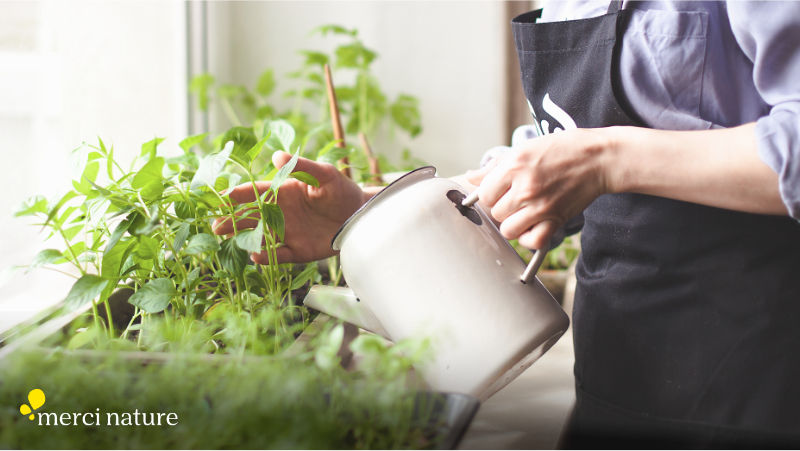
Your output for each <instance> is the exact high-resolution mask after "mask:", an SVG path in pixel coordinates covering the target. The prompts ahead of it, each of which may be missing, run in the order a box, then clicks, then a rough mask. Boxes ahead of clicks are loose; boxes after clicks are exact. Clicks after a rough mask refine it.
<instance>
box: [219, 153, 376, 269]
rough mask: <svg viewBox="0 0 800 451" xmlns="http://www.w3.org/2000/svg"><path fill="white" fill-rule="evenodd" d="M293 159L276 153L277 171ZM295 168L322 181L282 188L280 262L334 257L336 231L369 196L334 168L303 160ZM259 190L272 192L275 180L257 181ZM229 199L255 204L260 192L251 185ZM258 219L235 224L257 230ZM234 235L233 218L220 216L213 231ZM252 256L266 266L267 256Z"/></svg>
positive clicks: (241, 187) (293, 182) (235, 191)
mask: <svg viewBox="0 0 800 451" xmlns="http://www.w3.org/2000/svg"><path fill="white" fill-rule="evenodd" d="M290 159H291V155H289V154H288V153H286V152H275V153H274V154H273V155H272V162H273V163H274V164H275V167H278V168H280V167H282V166H283V165H285V164H286V163H288V162H289V160H290ZM295 170H297V171H304V172H307V173H309V174H311V175H313V176H314V177H315V178H316V179H317V181H319V187H318V188H317V187H314V186H311V185H307V184H305V183H303V182H301V181H299V180H296V179H289V180H286V181H285V182H284V184H283V185H281V187H280V189H279V190H278V194H279V195H278V205H280V207H281V209H282V210H283V214H284V220H285V222H286V236H285V239H284V242H283V244H284V245H283V246H281V247H279V248H278V250H277V256H278V261H279V262H280V263H287V262H308V261H314V260H319V259H322V258H325V257H329V256H331V255H333V254H334V251H333V250H332V249H331V240H332V239H333V236H334V235H335V234H336V231H337V230H339V227H341V226H342V223H343V222H344V221H345V220H346V219H347V218H348V217H350V215H352V214H353V212H355V211H356V210H358V209H359V208H360V207H361V205H363V204H364V202H365V201H366V199H368V198H369V197H370V194H368V193H365V192H364V191H362V190H361V188H359V187H358V185H356V184H355V183H354V182H353V181H352V180H350V179H349V178H347V177H345V176H344V175H342V173H340V172H339V170H338V169H336V167H335V166H333V165H331V164H327V163H318V162H315V161H312V160H308V159H306V158H299V159H298V160H297V166H295ZM256 186H257V188H258V192H259V194H260V193H263V192H265V191H267V190H269V188H270V182H258V183H256ZM229 195H230V198H231V199H232V200H233V201H235V202H238V203H244V202H252V201H254V200H255V191H254V190H253V185H252V184H250V183H245V184H242V185H239V186H237V187H235V188H233V189H232V190H231V192H230V193H229ZM257 221H258V220H257V218H253V217H252V216H251V217H249V218H243V219H240V220H238V221H236V227H237V229H239V230H241V229H248V228H249V229H252V228H254V227H255V226H256V224H257ZM233 232H234V229H233V224H232V222H231V220H230V218H219V219H217V220H216V222H215V223H214V233H216V234H218V235H228V234H231V233H233ZM251 258H252V259H253V261H255V262H257V263H262V264H266V263H267V256H266V254H265V253H261V254H253V255H252V256H251Z"/></svg>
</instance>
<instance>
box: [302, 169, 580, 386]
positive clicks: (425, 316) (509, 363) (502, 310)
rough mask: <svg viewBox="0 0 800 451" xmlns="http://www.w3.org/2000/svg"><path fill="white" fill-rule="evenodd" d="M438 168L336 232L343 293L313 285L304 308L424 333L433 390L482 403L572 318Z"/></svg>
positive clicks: (403, 333) (384, 329)
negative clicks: (522, 277)
mask: <svg viewBox="0 0 800 451" xmlns="http://www.w3.org/2000/svg"><path fill="white" fill-rule="evenodd" d="M435 173H436V169H434V168H432V167H424V168H420V169H417V170H415V171H412V172H410V173H408V174H406V175H404V176H403V177H401V178H400V179H398V180H396V181H395V182H394V183H392V184H391V185H389V186H388V187H386V188H385V189H383V190H382V191H381V192H380V193H379V194H377V195H376V196H375V197H373V198H372V199H371V200H370V201H369V202H367V203H366V204H365V205H364V206H363V207H362V208H361V209H359V210H358V211H357V212H356V213H355V214H353V216H351V217H350V218H349V219H348V220H347V221H346V222H345V223H344V225H343V226H342V228H341V230H339V233H338V234H337V235H336V237H334V240H333V249H335V250H339V251H340V259H341V265H342V271H343V273H344V276H345V279H346V280H347V284H348V285H349V286H350V289H351V290H352V291H350V290H348V289H346V288H330V287H314V288H312V290H311V291H310V292H309V295H308V296H307V297H306V300H305V304H306V305H308V306H309V307H312V308H315V309H317V310H320V311H322V312H324V313H327V314H329V315H331V316H334V317H338V318H341V319H343V320H345V321H348V322H351V323H353V324H355V325H357V326H360V327H362V328H364V329H367V330H370V331H372V332H375V333H378V334H380V335H383V336H384V337H386V338H388V339H389V340H392V341H397V340H402V339H405V338H410V337H416V338H419V337H427V338H429V339H430V341H431V344H432V358H431V359H430V360H429V361H428V362H427V363H426V364H424V365H423V366H422V367H421V368H418V370H419V371H420V373H421V374H422V376H423V378H424V380H425V381H426V382H427V384H428V385H429V386H430V387H431V388H432V389H434V390H438V391H445V392H458V393H465V394H469V395H472V396H475V397H477V398H479V399H481V400H485V399H487V398H488V397H489V396H491V395H492V394H493V393H495V392H496V391H497V390H499V389H501V388H502V387H504V386H505V385H506V384H508V383H509V382H511V381H512V380H513V379H514V378H516V377H517V376H518V375H519V374H521V373H522V372H523V371H524V370H525V369H527V368H528V367H529V366H530V365H531V364H533V362H534V361H536V359H538V358H539V357H540V356H541V355H542V354H543V353H544V352H545V351H547V349H549V348H550V347H551V346H552V345H553V344H554V343H555V342H556V341H557V340H558V339H559V338H560V337H561V335H562V334H563V333H564V332H565V331H566V330H567V328H568V326H569V319H568V317H567V315H566V314H565V313H564V311H563V310H562V309H561V307H560V306H559V305H558V303H557V302H556V300H555V299H553V296H552V295H551V294H550V293H549V292H548V291H547V289H545V288H544V286H542V284H541V283H540V282H539V280H537V279H536V278H533V277H532V278H531V280H530V282H528V283H524V282H521V281H520V274H522V273H523V271H524V270H525V263H524V262H523V260H522V259H521V258H520V257H519V256H518V255H517V253H516V252H515V251H514V249H513V248H512V247H511V245H510V244H509V243H508V242H507V241H506V240H505V239H504V238H503V237H502V235H501V234H500V232H499V230H498V229H497V227H496V226H495V225H494V223H493V222H492V221H491V219H490V218H489V217H488V216H487V215H486V213H485V212H483V211H482V210H481V208H480V207H478V206H474V207H464V206H462V205H461V202H462V200H463V199H464V198H465V195H466V193H465V192H464V190H463V188H462V187H461V186H460V185H459V184H458V183H456V182H454V181H452V180H449V179H445V178H439V177H436V175H435Z"/></svg>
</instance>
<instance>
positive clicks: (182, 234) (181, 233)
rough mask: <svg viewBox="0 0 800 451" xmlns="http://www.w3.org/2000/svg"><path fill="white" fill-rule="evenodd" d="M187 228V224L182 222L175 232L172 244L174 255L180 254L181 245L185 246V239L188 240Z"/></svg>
mask: <svg viewBox="0 0 800 451" xmlns="http://www.w3.org/2000/svg"><path fill="white" fill-rule="evenodd" d="M189 228H190V226H189V223H188V222H184V223H182V224H181V225H180V226H179V227H178V230H176V231H175V240H173V242H172V249H174V250H175V253H178V252H180V251H181V249H182V248H183V245H184V244H186V239H187V238H189Z"/></svg>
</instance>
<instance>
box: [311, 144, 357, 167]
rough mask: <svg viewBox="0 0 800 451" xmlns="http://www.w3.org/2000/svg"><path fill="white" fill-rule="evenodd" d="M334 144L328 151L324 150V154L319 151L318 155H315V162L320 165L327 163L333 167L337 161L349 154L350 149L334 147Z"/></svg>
mask: <svg viewBox="0 0 800 451" xmlns="http://www.w3.org/2000/svg"><path fill="white" fill-rule="evenodd" d="M335 144H336V143H335V142H334V146H331V147H330V150H326V151H325V153H322V151H320V154H319V155H317V161H319V162H320V163H329V164H334V165H335V164H336V163H337V162H338V161H339V160H341V159H342V158H344V157H346V156H348V155H349V154H350V149H348V148H346V147H336V145H335ZM327 148H328V146H325V148H323V150H325V149H327Z"/></svg>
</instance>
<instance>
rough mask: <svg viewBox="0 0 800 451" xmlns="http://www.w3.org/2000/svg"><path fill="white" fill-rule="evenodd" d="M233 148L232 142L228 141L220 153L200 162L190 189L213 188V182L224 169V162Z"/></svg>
mask: <svg viewBox="0 0 800 451" xmlns="http://www.w3.org/2000/svg"><path fill="white" fill-rule="evenodd" d="M233 146H234V143H233V141H228V142H226V143H225V147H224V148H223V149H222V150H221V151H219V152H217V153H215V154H211V155H208V156H206V157H205V158H203V159H202V160H201V161H200V167H199V168H197V172H195V174H194V177H193V178H192V183H191V189H196V188H200V187H203V186H206V185H208V186H214V182H216V181H217V177H219V174H220V173H221V172H222V169H223V168H224V167H225V162H227V161H228V158H229V157H230V156H231V152H233Z"/></svg>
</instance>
